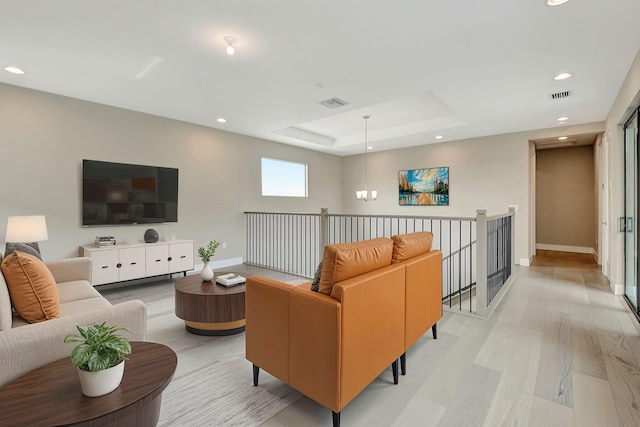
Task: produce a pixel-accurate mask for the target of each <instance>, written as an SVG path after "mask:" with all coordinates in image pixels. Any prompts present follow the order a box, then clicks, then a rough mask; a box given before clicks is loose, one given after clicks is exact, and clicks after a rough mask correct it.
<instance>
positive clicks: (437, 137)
mask: <svg viewBox="0 0 640 427" xmlns="http://www.w3.org/2000/svg"><path fill="white" fill-rule="evenodd" d="M442 138H444V136H442V135H437V136H436V139H442Z"/></svg>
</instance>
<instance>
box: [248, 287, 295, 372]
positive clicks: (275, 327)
mask: <svg viewBox="0 0 640 427" xmlns="http://www.w3.org/2000/svg"><path fill="white" fill-rule="evenodd" d="M294 288H295V286H293V285H290V284H288V283H283V282H279V281H277V280H272V279H268V278H266V277H262V276H251V277H248V278H247V285H246V291H245V304H246V305H245V314H246V327H245V343H246V344H245V345H246V358H247V360H249V361H250V362H252V363H253V364H255V365H257V366H259V367H260V368H261V369H264V370H265V371H267V372H269V373H270V374H271V375H273V376H275V377H277V378H279V379H280V380H282V381H284V382H286V383H288V381H289V374H288V372H289V369H288V366H289V293H290V292H291V290H292V289H294Z"/></svg>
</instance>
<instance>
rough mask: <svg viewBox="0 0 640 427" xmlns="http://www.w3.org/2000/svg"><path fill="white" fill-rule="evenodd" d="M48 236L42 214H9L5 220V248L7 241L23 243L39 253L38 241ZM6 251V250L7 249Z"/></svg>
mask: <svg viewBox="0 0 640 427" xmlns="http://www.w3.org/2000/svg"><path fill="white" fill-rule="evenodd" d="M48 238H49V235H48V234H47V222H46V220H45V218H44V215H31V216H10V217H9V219H8V220H7V235H6V238H5V241H6V243H7V249H8V246H9V243H24V244H26V245H29V246H31V247H32V248H34V249H35V250H36V251H38V253H40V248H39V247H38V242H42V241H45V240H47V239H48ZM7 252H8V250H7Z"/></svg>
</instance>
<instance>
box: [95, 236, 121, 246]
mask: <svg viewBox="0 0 640 427" xmlns="http://www.w3.org/2000/svg"><path fill="white" fill-rule="evenodd" d="M115 244H116V238H115V237H113V236H96V241H95V245H96V246H97V247H101V246H114V245H115Z"/></svg>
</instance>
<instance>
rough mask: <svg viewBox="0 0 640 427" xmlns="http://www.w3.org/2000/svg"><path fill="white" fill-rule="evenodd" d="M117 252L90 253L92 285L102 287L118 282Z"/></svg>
mask: <svg viewBox="0 0 640 427" xmlns="http://www.w3.org/2000/svg"><path fill="white" fill-rule="evenodd" d="M118 252H119V251H118V250H117V249H113V250H104V251H92V252H90V256H91V260H92V270H91V284H92V285H94V286H95V285H102V284H105V283H113V282H117V281H118V267H117V265H118Z"/></svg>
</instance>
